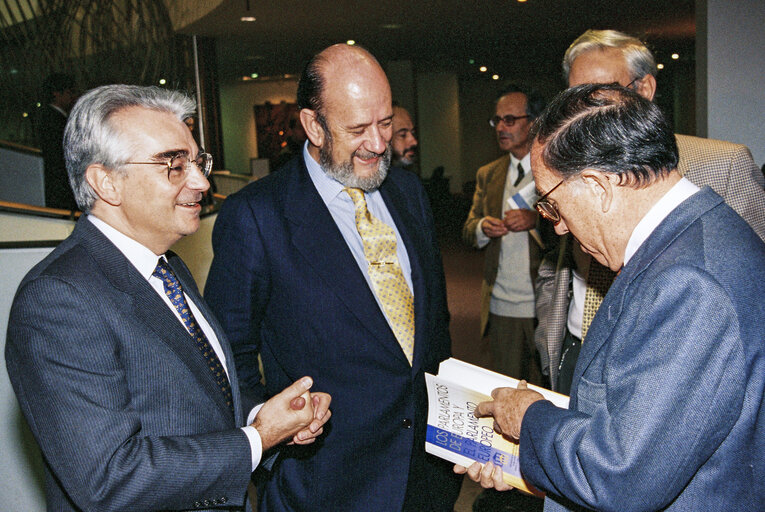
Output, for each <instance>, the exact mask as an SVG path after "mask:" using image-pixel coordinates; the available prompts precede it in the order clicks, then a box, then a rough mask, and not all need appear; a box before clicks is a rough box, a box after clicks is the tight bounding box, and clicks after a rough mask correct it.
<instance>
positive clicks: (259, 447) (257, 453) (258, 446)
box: [242, 404, 263, 471]
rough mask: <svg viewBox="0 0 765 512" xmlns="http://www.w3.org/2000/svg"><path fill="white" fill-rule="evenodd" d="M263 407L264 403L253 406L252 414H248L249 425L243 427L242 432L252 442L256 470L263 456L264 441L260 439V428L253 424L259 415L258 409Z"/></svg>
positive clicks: (253, 465) (251, 447) (253, 468)
mask: <svg viewBox="0 0 765 512" xmlns="http://www.w3.org/2000/svg"><path fill="white" fill-rule="evenodd" d="M261 407H263V404H260V405H257V406H255V407H253V408H252V410H251V411H250V414H249V415H248V416H247V426H246V427H242V432H244V434H245V435H246V436H247V440H248V441H249V442H250V453H251V455H252V470H253V471H255V469H257V467H258V465H260V459H261V457H262V456H263V443H262V441H261V440H260V434H259V433H258V430H257V429H256V428H255V427H253V426H251V425H252V422H253V421H255V416H257V415H258V411H260V408H261Z"/></svg>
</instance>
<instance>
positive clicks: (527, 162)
mask: <svg viewBox="0 0 765 512" xmlns="http://www.w3.org/2000/svg"><path fill="white" fill-rule="evenodd" d="M518 164H521V165H522V166H523V172H524V174H528V173H529V172H530V171H531V153H526V156H524V157H523V158H521V159H520V160H518V159H517V158H515V156H514V155H513V154H512V153H510V169H515V170H516V171H517V170H518Z"/></svg>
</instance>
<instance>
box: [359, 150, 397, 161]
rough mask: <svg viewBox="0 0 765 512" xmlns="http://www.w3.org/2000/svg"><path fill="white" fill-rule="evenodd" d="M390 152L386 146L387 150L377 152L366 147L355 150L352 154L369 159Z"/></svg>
mask: <svg viewBox="0 0 765 512" xmlns="http://www.w3.org/2000/svg"><path fill="white" fill-rule="evenodd" d="M388 152H389V149H388V148H386V149H385V151H383V152H382V153H375V152H374V151H367V150H366V149H357V150H356V151H354V152H353V155H352V156H357V157H359V158H361V159H362V160H369V159H370V158H381V157H384V156H385V155H387V154H388Z"/></svg>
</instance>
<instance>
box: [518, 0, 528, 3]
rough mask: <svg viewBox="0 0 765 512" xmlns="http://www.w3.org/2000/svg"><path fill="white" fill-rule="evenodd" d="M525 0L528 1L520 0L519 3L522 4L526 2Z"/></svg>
mask: <svg viewBox="0 0 765 512" xmlns="http://www.w3.org/2000/svg"><path fill="white" fill-rule="evenodd" d="M525 1H526V0H518V3H519V4H522V3H524V2H525Z"/></svg>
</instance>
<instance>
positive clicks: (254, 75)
mask: <svg viewBox="0 0 765 512" xmlns="http://www.w3.org/2000/svg"><path fill="white" fill-rule="evenodd" d="M259 76H260V75H258V74H257V73H253V74H251V75H250V78H258V77H259Z"/></svg>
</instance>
